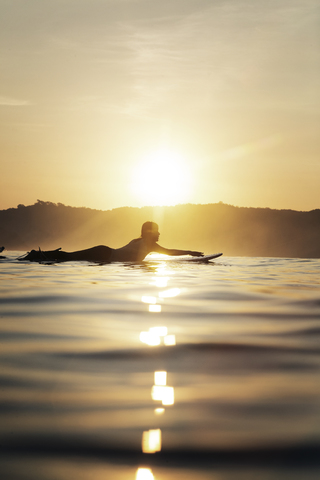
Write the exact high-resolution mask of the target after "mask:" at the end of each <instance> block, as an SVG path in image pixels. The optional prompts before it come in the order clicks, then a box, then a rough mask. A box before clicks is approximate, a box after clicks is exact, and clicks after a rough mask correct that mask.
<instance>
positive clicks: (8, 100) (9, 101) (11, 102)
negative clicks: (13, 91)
mask: <svg viewBox="0 0 320 480" xmlns="http://www.w3.org/2000/svg"><path fill="white" fill-rule="evenodd" d="M0 105H2V106H6V107H23V106H26V105H31V102H29V101H28V100H20V99H18V98H12V97H1V96H0Z"/></svg>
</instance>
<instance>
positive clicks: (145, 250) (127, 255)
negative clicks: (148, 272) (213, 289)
mask: <svg viewBox="0 0 320 480" xmlns="http://www.w3.org/2000/svg"><path fill="white" fill-rule="evenodd" d="M159 236H160V233H159V228H158V225H157V224H156V223H154V222H145V223H144V224H143V225H142V228H141V236H140V237H139V238H135V239H134V240H131V242H129V243H128V244H127V245H125V246H124V247H121V248H110V247H107V246H105V245H99V246H96V247H92V248H88V249H86V250H78V251H76V252H64V251H62V250H61V248H58V249H57V250H51V251H47V252H42V251H41V250H40V249H39V251H36V250H31V252H30V253H28V254H27V255H26V256H25V257H23V258H20V260H30V261H31V262H39V261H46V260H47V261H57V262H67V261H89V262H101V263H111V262H142V260H144V258H145V257H146V256H147V255H148V254H149V253H151V252H156V253H163V254H165V255H171V256H179V255H192V256H194V257H200V256H202V255H203V253H202V252H196V251H193V250H176V249H170V248H164V247H161V246H160V245H159V244H158V243H157V241H158V240H159Z"/></svg>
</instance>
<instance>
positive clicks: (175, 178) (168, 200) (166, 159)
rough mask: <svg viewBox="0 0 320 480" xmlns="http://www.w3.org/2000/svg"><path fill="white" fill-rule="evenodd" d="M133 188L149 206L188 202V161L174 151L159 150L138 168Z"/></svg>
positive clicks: (189, 186) (134, 176) (189, 180)
mask: <svg viewBox="0 0 320 480" xmlns="http://www.w3.org/2000/svg"><path fill="white" fill-rule="evenodd" d="M132 189H133V193H134V194H135V195H136V196H137V197H139V198H140V200H141V201H142V202H143V203H144V204H145V205H176V204H177V203H184V202H188V201H190V199H191V194H190V189H191V173H190V171H189V168H188V165H187V162H186V161H185V160H184V159H183V158H182V157H181V156H180V155H179V154H178V153H176V152H173V151H171V150H167V149H160V150H157V151H156V152H154V153H153V154H152V155H150V156H148V157H147V158H146V159H145V160H144V161H143V162H142V163H141V164H140V165H138V166H137V167H136V169H135V171H134V175H133V185H132Z"/></svg>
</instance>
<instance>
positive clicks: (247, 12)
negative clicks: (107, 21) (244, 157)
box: [122, 0, 319, 115]
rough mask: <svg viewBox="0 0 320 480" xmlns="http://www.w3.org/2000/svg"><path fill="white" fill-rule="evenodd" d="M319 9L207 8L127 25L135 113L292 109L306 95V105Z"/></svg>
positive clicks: (302, 5) (296, 4)
mask: <svg viewBox="0 0 320 480" xmlns="http://www.w3.org/2000/svg"><path fill="white" fill-rule="evenodd" d="M202 5H203V4H202ZM315 5H316V2H315V0H304V1H302V0H292V1H290V2H289V1H287V0H283V1H281V2H280V4H278V3H277V2H276V1H274V2H272V8H271V7H270V5H269V6H268V5H262V4H255V3H254V2H250V1H249V2H248V1H247V0H243V1H242V2H239V4H238V3H236V2H233V1H226V2H217V3H215V4H214V5H212V3H211V2H208V3H207V4H205V6H204V7H203V6H202V8H201V7H199V9H198V10H197V11H194V12H192V13H191V14H187V15H180V16H179V15H177V16H173V17H171V18H160V17H158V18H157V19H155V18H153V19H148V21H146V20H141V21H136V22H134V23H132V24H131V25H130V24H127V25H125V26H124V27H125V28H124V33H123V36H122V38H123V40H124V42H126V47H127V49H128V50H129V51H130V52H131V57H130V59H129V60H128V68H129V71H130V74H131V78H132V81H133V83H132V95H131V101H130V103H129V104H128V105H127V110H128V113H129V112H130V113H131V114H134V113H136V114H137V115H139V114H141V113H142V114H143V112H145V113H146V114H147V113H149V114H150V113H151V111H152V110H154V109H155V108H156V107H158V106H159V105H161V104H166V105H170V106H171V105H172V104H174V103H175V102H176V101H179V99H183V98H184V99H187V102H186V103H187V104H188V106H189V107H192V106H194V107H196V108H199V107H200V108H202V107H203V108H210V107H212V106H213V105H215V106H218V104H219V103H222V104H223V105H226V104H227V103H229V104H230V105H232V106H234V105H236V104H238V105H241V106H243V105H246V106H247V105H248V102H249V104H252V105H257V104H260V105H265V106H270V105H279V104H280V103H281V104H283V105H289V104H291V105H292V104H295V103H296V102H297V99H298V98H300V99H301V96H303V103H307V102H308V101H309V99H310V97H311V96H312V95H313V94H314V93H315V91H316V87H317V85H316V83H317V80H316V79H317V78H318V76H317V67H316V66H315V64H317V62H315V60H316V59H317V58H318V53H319V51H318V44H317V35H316V34H315V31H316V30H315V25H316V23H317V18H319V12H318V13H317V11H316V9H315ZM311 13H312V14H311ZM316 13H317V15H316ZM306 51H307V52H308V56H307V55H306ZM305 85H308V90H307V89H306V88H305ZM308 92H310V93H308ZM180 103H181V102H180Z"/></svg>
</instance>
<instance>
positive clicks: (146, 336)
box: [140, 305, 175, 346]
mask: <svg viewBox="0 0 320 480" xmlns="http://www.w3.org/2000/svg"><path fill="white" fill-rule="evenodd" d="M150 306H156V305H150ZM167 333H168V329H167V327H151V328H149V331H148V332H141V333H140V342H142V343H146V344H147V345H150V346H156V345H160V343H161V338H160V337H164V343H165V345H175V343H166V340H165V339H166V338H167V337H174V335H167ZM174 340H175V339H174ZM167 342H168V340H167Z"/></svg>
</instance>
